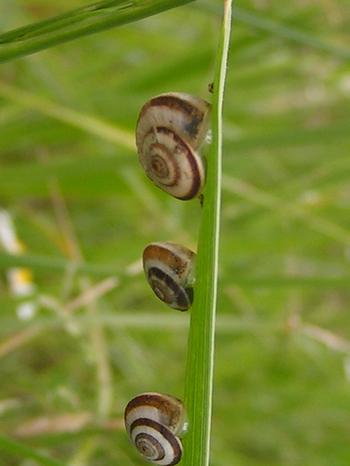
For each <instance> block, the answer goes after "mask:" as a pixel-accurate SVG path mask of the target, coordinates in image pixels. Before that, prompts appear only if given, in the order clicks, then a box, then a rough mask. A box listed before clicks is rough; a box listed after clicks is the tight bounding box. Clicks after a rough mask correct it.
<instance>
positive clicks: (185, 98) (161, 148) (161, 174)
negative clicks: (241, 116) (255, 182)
mask: <svg viewBox="0 0 350 466" xmlns="http://www.w3.org/2000/svg"><path fill="white" fill-rule="evenodd" d="M209 119H210V104H209V103H208V102H206V101H204V100H202V99H200V98H197V97H194V96H191V95H188V94H182V93H176V92H173V93H168V94H161V95H159V96H156V97H153V98H152V99H150V100H149V101H148V102H147V103H146V104H145V105H144V106H143V107H142V109H141V112H140V115H139V118H138V122H137V127H136V146H137V150H138V154H139V159H140V163H141V165H142V166H143V168H144V170H145V172H146V174H147V176H148V177H149V178H150V179H151V180H152V181H153V182H154V183H155V184H156V185H157V186H158V187H159V188H161V189H163V190H164V191H166V192H168V193H169V194H171V195H172V196H174V197H176V198H178V199H183V200H187V199H192V198H194V197H196V196H198V195H199V194H200V193H201V191H202V189H203V185H204V179H205V170H204V162H203V159H202V158H201V156H200V155H199V153H198V152H197V150H198V149H199V148H200V146H201V145H202V143H203V141H204V139H205V137H206V135H207V133H208V128H209Z"/></svg>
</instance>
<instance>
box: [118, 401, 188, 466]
mask: <svg viewBox="0 0 350 466" xmlns="http://www.w3.org/2000/svg"><path fill="white" fill-rule="evenodd" d="M185 417H186V414H185V410H184V407H183V405H182V403H181V401H180V400H178V399H177V398H174V397H172V396H170V395H163V394H161V393H152V392H149V393H142V394H141V395H138V396H136V397H135V398H133V399H132V400H131V401H130V402H129V403H128V405H127V406H126V408H125V413H124V419H125V427H126V431H127V433H128V435H129V437H130V439H131V441H132V442H133V444H134V445H135V447H136V448H137V450H138V451H139V453H140V454H141V455H142V456H143V457H144V458H145V459H146V460H147V461H151V462H152V463H155V464H159V465H164V466H167V465H174V464H177V463H178V462H179V461H180V460H181V456H182V445H181V441H180V439H179V438H178V436H180V435H181V434H183V433H184V431H185V429H186V426H187V424H186V422H185Z"/></svg>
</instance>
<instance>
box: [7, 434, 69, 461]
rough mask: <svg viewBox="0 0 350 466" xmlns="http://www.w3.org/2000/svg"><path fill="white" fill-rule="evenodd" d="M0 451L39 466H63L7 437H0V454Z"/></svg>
mask: <svg viewBox="0 0 350 466" xmlns="http://www.w3.org/2000/svg"><path fill="white" fill-rule="evenodd" d="M1 451H3V452H4V451H5V452H7V453H13V454H14V455H15V456H16V457H20V458H23V459H25V460H34V461H36V462H37V464H38V465H41V466H64V464H63V463H60V462H59V461H56V460H54V459H52V458H49V457H48V456H46V455H44V454H42V453H39V452H38V451H36V450H33V449H32V448H30V447H28V446H26V445H24V444H23V443H19V442H16V441H14V440H12V439H10V438H8V437H4V436H3V435H0V452H1Z"/></svg>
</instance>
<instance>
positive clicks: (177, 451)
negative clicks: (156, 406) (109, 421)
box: [130, 418, 182, 466]
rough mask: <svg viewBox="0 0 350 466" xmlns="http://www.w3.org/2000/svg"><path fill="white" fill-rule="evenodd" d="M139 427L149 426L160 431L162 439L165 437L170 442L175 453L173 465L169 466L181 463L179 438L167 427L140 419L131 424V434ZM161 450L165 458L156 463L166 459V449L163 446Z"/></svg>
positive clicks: (150, 420)
mask: <svg viewBox="0 0 350 466" xmlns="http://www.w3.org/2000/svg"><path fill="white" fill-rule="evenodd" d="M138 426H147V427H150V428H152V429H154V430H156V431H158V432H159V433H160V434H161V435H162V437H164V438H165V439H166V440H167V441H168V442H169V444H170V445H171V448H172V450H173V452H174V460H173V461H172V462H171V463H168V466H171V465H174V464H177V463H178V462H179V461H180V458H181V456H182V449H181V443H180V441H179V440H178V438H177V437H176V436H174V435H173V434H172V433H171V431H170V430H169V429H168V428H167V427H165V426H163V425H162V424H159V423H158V422H155V421H153V420H152V419H147V418H140V419H136V420H135V421H134V422H133V423H132V424H131V426H130V432H131V433H132V431H133V430H134V429H135V427H138ZM140 435H142V434H140ZM157 443H158V442H157ZM161 449H162V452H163V456H160V457H158V458H157V460H156V461H160V460H162V459H163V458H164V456H165V454H164V448H163V447H162V446H161Z"/></svg>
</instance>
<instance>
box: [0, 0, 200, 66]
mask: <svg viewBox="0 0 350 466" xmlns="http://www.w3.org/2000/svg"><path fill="white" fill-rule="evenodd" d="M191 1H193V0H104V1H102V2H97V3H93V4H91V5H87V6H85V7H82V8H78V9H74V10H71V11H69V12H67V13H64V14H62V15H59V16H56V17H54V18H50V19H48V20H45V21H40V22H38V23H34V24H30V25H28V26H25V27H22V28H18V29H14V30H13V31H9V32H7V33H5V34H2V35H0V63H1V62H5V61H8V60H11V59H14V58H18V57H22V56H24V55H29V54H31V53H34V52H38V51H39V50H43V49H47V48H49V47H53V46H54V45H58V44H61V43H63V42H67V41H69V40H73V39H77V38H79V37H82V36H86V35H89V34H93V33H95V32H99V31H103V30H105V29H109V28H112V27H114V26H120V25H122V24H127V23H130V22H132V21H136V20H139V19H142V18H146V17H147V16H151V15H155V14H157V13H160V12H162V11H164V10H167V9H170V8H174V7H177V6H180V5H184V4H186V3H190V2H191Z"/></svg>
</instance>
